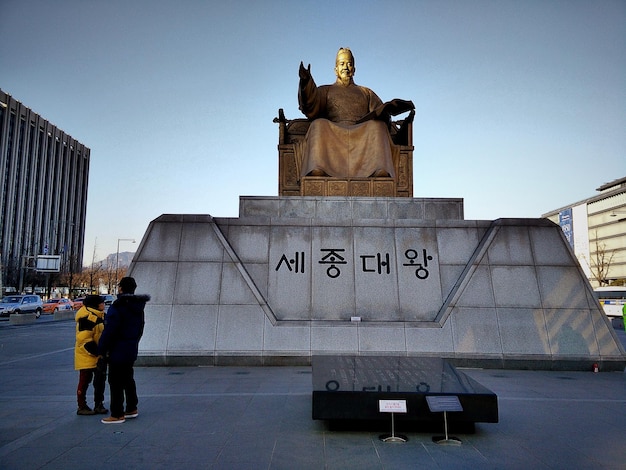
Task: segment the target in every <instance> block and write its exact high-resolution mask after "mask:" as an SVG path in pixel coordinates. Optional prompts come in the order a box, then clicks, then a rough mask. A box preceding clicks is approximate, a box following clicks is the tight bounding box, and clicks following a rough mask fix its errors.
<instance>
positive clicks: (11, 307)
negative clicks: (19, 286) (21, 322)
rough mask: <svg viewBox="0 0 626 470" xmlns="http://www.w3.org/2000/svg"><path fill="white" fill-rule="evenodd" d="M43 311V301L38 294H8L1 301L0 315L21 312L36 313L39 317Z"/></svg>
mask: <svg viewBox="0 0 626 470" xmlns="http://www.w3.org/2000/svg"><path fill="white" fill-rule="evenodd" d="M42 311H43V303H42V302H41V297H39V296H38V295H7V296H6V297H4V298H3V299H2V300H1V301H0V317H8V316H9V315H12V314H19V313H34V314H35V316H36V317H37V318H39V317H40V316H41V312H42Z"/></svg>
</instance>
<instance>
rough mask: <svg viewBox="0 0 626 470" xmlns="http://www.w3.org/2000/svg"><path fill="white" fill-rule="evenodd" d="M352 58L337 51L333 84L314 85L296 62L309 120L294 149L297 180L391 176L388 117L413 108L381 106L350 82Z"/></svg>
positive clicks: (345, 50)
mask: <svg viewBox="0 0 626 470" xmlns="http://www.w3.org/2000/svg"><path fill="white" fill-rule="evenodd" d="M355 70H356V68H355V66H354V56H353V55H352V52H351V51H350V49H348V48H341V49H339V52H337V58H336V61H335V75H337V81H336V82H335V83H333V84H332V85H322V86H319V87H318V86H317V85H316V84H315V81H314V80H313V77H312V76H311V65H310V64H309V66H308V68H305V67H304V64H303V63H302V62H300V71H299V74H300V85H299V89H298V103H299V105H300V110H301V111H302V112H303V113H304V114H305V115H306V117H307V118H309V119H311V120H312V121H313V122H311V125H310V127H309V130H308V132H307V134H306V137H305V139H304V140H303V141H302V142H301V143H300V144H299V145H298V147H297V150H296V151H297V152H298V153H300V158H301V162H302V166H301V176H335V177H341V178H349V177H383V176H392V177H393V176H394V167H393V157H392V155H393V153H394V152H397V151H398V149H397V147H396V146H395V145H394V144H393V142H392V140H391V137H390V135H389V122H390V116H391V115H396V114H400V113H403V112H405V111H409V110H411V109H414V106H413V103H412V102H410V101H404V100H398V99H396V100H392V101H390V102H388V103H383V102H382V101H381V99H380V98H379V97H378V96H377V95H376V93H374V92H373V91H372V90H370V89H369V88H367V87H364V86H360V85H357V84H355V83H354V73H355Z"/></svg>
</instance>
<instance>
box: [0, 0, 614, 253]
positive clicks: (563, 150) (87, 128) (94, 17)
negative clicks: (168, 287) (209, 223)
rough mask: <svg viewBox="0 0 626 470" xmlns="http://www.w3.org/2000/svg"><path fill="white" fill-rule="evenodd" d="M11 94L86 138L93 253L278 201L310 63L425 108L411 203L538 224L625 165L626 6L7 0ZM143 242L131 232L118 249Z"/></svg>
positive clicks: (0, 54) (5, 38)
mask: <svg viewBox="0 0 626 470" xmlns="http://www.w3.org/2000/svg"><path fill="white" fill-rule="evenodd" d="M0 19H1V23H0V88H2V89H3V90H4V91H5V92H7V93H9V94H11V95H12V96H13V97H14V98H15V99H17V100H18V101H21V102H22V103H24V104H25V105H26V106H28V107H30V108H31V109H33V110H34V111H35V112H37V113H39V114H41V115H43V116H44V117H45V118H46V119H48V120H50V121H51V122H53V123H54V124H55V125H57V126H58V127H60V128H61V129H63V130H64V131H65V132H66V133H68V134H70V135H71V136H72V137H74V138H76V139H77V140H79V141H80V142H81V143H84V144H85V145H87V146H88V147H89V148H90V149H91V172H90V181H89V200H88V209H87V231H86V237H85V254H86V256H85V260H86V262H87V263H89V262H90V261H91V258H92V255H93V252H94V248H95V250H96V252H97V259H102V258H104V257H105V256H106V255H107V254H109V253H115V251H116V249H117V246H116V245H117V240H118V239H119V238H136V239H137V242H138V243H139V241H140V239H141V237H142V236H143V234H144V232H145V231H146V229H147V227H148V224H149V222H150V221H151V220H153V219H154V218H156V217H158V216H159V215H161V214H164V213H177V214H183V213H184V214H211V215H213V216H217V217H236V216H237V215H238V204H239V196H240V195H252V196H275V195H277V193H278V182H277V178H278V169H277V168H278V165H277V158H278V157H277V156H278V153H277V149H276V145H277V143H278V127H277V125H276V124H274V123H273V122H272V119H273V118H274V117H275V116H276V115H277V111H278V108H284V109H285V114H286V116H287V117H288V118H297V117H301V114H300V112H299V110H298V105H297V93H296V92H297V81H298V66H299V63H300V61H301V60H302V61H304V62H305V64H308V63H310V64H311V71H312V73H313V76H314V78H315V79H316V81H317V83H318V84H325V83H331V82H333V81H334V79H335V77H334V73H333V67H334V57H335V53H336V51H337V49H338V48H339V47H340V46H347V47H350V48H351V49H352V51H353V52H354V55H355V59H356V69H357V70H356V76H355V81H356V82H357V83H358V84H361V85H365V86H368V87H370V88H372V89H373V90H374V91H375V92H376V93H377V94H378V95H379V96H380V98H381V99H382V100H383V101H387V100H390V99H392V98H402V99H409V100H412V101H413V102H414V103H415V105H416V116H415V127H414V143H415V152H414V196H415V197H462V198H464V199H465V216H466V219H488V220H490V219H496V218H500V217H540V216H541V214H543V213H545V212H548V211H550V210H553V209H557V208H559V207H561V206H564V205H567V204H569V203H571V202H575V201H578V200H581V199H584V198H586V197H589V196H592V195H594V194H595V188H597V187H599V186H600V185H602V184H603V183H605V182H608V181H612V180H614V179H616V178H620V177H623V176H626V26H625V25H626V2H625V1H623V0H622V1H611V0H596V1H587V0H584V1H583V0H580V1H577V0H567V1H549V0H527V1H518V0H514V1H506V0H472V1H466V0H458V1H452V0H448V1H446V0H436V1H435V0H433V1H418V0H406V1H398V0H395V1H393V0H392V1H360V2H358V1H355V2H334V1H326V0H315V1H295V0H293V1H268V0H265V1H236V0H235V1H230V2H217V1H191V0H178V1H174V0H171V1H165V0H109V1H96V0H58V1H46V0H38V1H34V0H0ZM136 248H137V245H132V244H130V243H128V242H122V244H121V245H120V251H134V250H135V249H136Z"/></svg>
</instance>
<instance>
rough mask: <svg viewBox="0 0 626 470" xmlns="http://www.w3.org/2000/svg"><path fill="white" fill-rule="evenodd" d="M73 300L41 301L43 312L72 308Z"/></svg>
mask: <svg viewBox="0 0 626 470" xmlns="http://www.w3.org/2000/svg"><path fill="white" fill-rule="evenodd" d="M73 309H74V302H72V301H71V300H70V299H64V298H61V299H50V300H46V301H45V302H44V303H43V311H44V313H54V312H58V311H60V310H73Z"/></svg>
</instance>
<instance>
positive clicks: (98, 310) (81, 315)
mask: <svg viewBox="0 0 626 470" xmlns="http://www.w3.org/2000/svg"><path fill="white" fill-rule="evenodd" d="M75 320H76V345H75V347H74V369H76V370H77V371H79V376H78V388H77V389H76V397H77V400H78V411H77V412H76V414H78V415H94V414H96V413H97V414H106V413H108V412H109V410H107V409H106V408H105V407H104V384H105V381H106V365H104V366H103V364H102V361H101V362H100V364H99V362H98V341H99V340H100V335H101V334H102V330H103V329H104V299H103V298H102V297H100V296H99V295H88V296H87V297H85V299H84V300H83V306H82V307H81V308H80V310H78V312H76V317H75ZM92 379H93V395H94V402H95V406H94V409H91V408H89V406H88V405H87V388H88V387H89V384H90V383H91V380H92Z"/></svg>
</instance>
